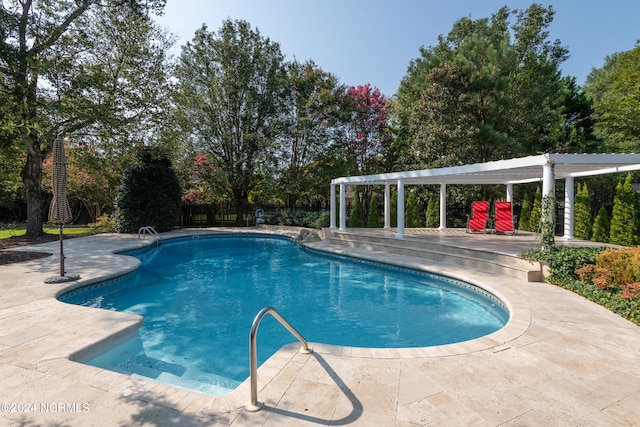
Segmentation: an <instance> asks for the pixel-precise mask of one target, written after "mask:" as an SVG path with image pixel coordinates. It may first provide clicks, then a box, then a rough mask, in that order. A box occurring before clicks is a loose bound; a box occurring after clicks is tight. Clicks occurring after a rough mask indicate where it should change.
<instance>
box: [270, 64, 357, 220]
mask: <svg viewBox="0 0 640 427" xmlns="http://www.w3.org/2000/svg"><path fill="white" fill-rule="evenodd" d="M287 71H288V78H289V91H290V92H289V93H288V94H287V96H286V109H285V111H284V120H283V123H282V128H281V132H280V138H279V144H278V150H279V151H280V154H279V156H278V157H279V159H278V160H279V168H281V169H282V170H283V172H282V174H281V176H282V179H281V181H280V182H281V183H280V186H279V187H280V191H281V193H282V195H283V196H284V198H285V201H286V205H287V207H289V208H294V207H295V204H296V202H297V201H298V199H299V198H300V196H301V195H302V194H303V193H304V192H308V191H309V189H310V187H311V185H312V182H311V180H310V179H311V177H310V176H309V174H308V172H309V168H310V167H312V166H313V162H315V161H316V160H317V159H318V158H319V157H320V156H321V155H322V154H325V153H326V152H327V151H328V150H329V148H330V147H331V143H332V141H334V139H335V134H336V131H337V127H338V124H339V120H338V110H339V107H340V103H341V100H342V97H343V94H344V92H345V88H344V86H342V85H340V84H339V83H338V79H337V78H336V77H335V76H334V75H332V74H330V73H327V72H325V71H323V70H321V69H320V68H319V67H318V66H317V65H316V64H315V63H314V62H313V61H307V62H305V63H303V64H302V63H299V62H298V61H292V62H290V63H289V64H287Z"/></svg>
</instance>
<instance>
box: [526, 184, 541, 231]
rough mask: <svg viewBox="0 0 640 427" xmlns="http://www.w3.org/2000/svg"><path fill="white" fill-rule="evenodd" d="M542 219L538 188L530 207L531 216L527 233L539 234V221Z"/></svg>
mask: <svg viewBox="0 0 640 427" xmlns="http://www.w3.org/2000/svg"><path fill="white" fill-rule="evenodd" d="M541 219H542V192H541V191H540V187H537V188H536V194H535V196H534V198H533V206H532V207H531V215H530V216H529V231H533V232H534V233H538V232H540V220H541Z"/></svg>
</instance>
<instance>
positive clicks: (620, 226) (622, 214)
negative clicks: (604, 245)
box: [609, 173, 638, 246]
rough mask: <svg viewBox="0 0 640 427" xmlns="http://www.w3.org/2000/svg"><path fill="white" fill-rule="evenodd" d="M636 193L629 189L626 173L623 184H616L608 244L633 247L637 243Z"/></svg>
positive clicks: (629, 180) (629, 184)
mask: <svg viewBox="0 0 640 427" xmlns="http://www.w3.org/2000/svg"><path fill="white" fill-rule="evenodd" d="M635 206H636V192H635V190H634V189H633V188H632V187H631V174H630V173H628V174H627V177H626V179H625V180H624V184H623V183H622V182H618V185H617V186H616V197H615V199H614V200H613V212H612V214H611V229H610V236H609V243H611V244H614V245H623V246H633V245H635V244H636V242H637V241H638V239H637V236H636V233H637V226H636V212H635Z"/></svg>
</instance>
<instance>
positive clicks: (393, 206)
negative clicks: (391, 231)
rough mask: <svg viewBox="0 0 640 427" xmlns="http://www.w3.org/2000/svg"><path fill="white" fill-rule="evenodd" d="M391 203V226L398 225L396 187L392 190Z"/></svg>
mask: <svg viewBox="0 0 640 427" xmlns="http://www.w3.org/2000/svg"><path fill="white" fill-rule="evenodd" d="M389 204H390V206H389V208H390V209H389V210H390V213H389V214H390V216H391V218H389V220H390V222H391V224H390V225H391V227H397V226H398V190H397V189H396V188H394V189H393V190H391V200H390V203H389Z"/></svg>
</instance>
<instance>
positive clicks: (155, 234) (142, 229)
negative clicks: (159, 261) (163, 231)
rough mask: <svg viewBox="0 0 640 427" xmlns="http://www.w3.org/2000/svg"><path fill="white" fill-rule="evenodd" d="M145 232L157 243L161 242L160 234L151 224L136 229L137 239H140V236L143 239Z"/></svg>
mask: <svg viewBox="0 0 640 427" xmlns="http://www.w3.org/2000/svg"><path fill="white" fill-rule="evenodd" d="M147 234H149V236H151V237H153V239H154V240H155V241H156V243H157V244H158V245H159V244H160V243H162V236H160V233H158V232H157V231H156V229H155V228H153V226H151V225H145V226H144V227H140V229H139V230H138V240H140V238H142V239H144V238H145V237H146V235H147Z"/></svg>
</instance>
